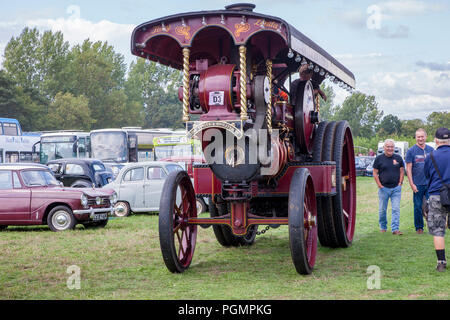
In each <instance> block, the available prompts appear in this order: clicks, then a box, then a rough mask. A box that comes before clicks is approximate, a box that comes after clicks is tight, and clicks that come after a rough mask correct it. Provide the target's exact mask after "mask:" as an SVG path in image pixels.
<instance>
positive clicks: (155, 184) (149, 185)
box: [104, 161, 184, 217]
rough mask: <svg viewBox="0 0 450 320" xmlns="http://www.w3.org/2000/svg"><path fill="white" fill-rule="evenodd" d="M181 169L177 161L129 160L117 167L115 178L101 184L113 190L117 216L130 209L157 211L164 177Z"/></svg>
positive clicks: (126, 213) (129, 211) (125, 213)
mask: <svg viewBox="0 0 450 320" xmlns="http://www.w3.org/2000/svg"><path fill="white" fill-rule="evenodd" d="M178 170H184V169H183V167H181V166H180V165H179V164H177V163H174V162H165V161H149V162H133V163H129V164H127V165H125V166H124V167H123V168H122V169H120V172H119V174H118V175H117V177H116V179H115V180H114V181H113V182H111V183H109V184H107V185H105V186H104V188H109V189H113V190H114V191H115V192H116V193H117V202H116V204H115V206H114V209H115V215H116V216H117V217H126V216H128V215H129V214H130V213H131V212H155V211H159V200H160V198H161V191H162V188H163V185H164V181H165V179H166V177H167V176H168V175H169V174H170V173H171V172H173V171H178Z"/></svg>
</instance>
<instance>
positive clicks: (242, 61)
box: [239, 45, 248, 121]
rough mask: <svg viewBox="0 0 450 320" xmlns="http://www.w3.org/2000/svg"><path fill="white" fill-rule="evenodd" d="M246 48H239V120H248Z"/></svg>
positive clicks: (242, 46)
mask: <svg viewBox="0 0 450 320" xmlns="http://www.w3.org/2000/svg"><path fill="white" fill-rule="evenodd" d="M246 54H247V48H246V47H245V46H244V45H241V46H240V47H239V58H240V59H239V60H240V69H241V77H240V81H239V84H240V91H241V101H240V102H241V120H242V121H246V120H248V115H247V61H246V59H247V57H246Z"/></svg>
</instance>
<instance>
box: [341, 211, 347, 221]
mask: <svg viewBox="0 0 450 320" xmlns="http://www.w3.org/2000/svg"><path fill="white" fill-rule="evenodd" d="M342 213H343V214H344V216H345V217H346V218H347V219H348V213H347V211H345V210H344V209H342Z"/></svg>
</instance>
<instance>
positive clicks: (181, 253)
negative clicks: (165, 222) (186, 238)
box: [177, 231, 186, 260]
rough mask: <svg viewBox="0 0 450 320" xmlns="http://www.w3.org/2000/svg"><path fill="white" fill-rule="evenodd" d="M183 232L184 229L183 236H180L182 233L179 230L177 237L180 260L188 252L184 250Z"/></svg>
mask: <svg viewBox="0 0 450 320" xmlns="http://www.w3.org/2000/svg"><path fill="white" fill-rule="evenodd" d="M183 233H184V231H182V233H181V238H180V234H179V233H178V232H177V238H178V244H179V247H178V259H179V260H181V257H182V255H183V256H184V255H185V254H186V253H185V251H184V250H183V249H184V248H183Z"/></svg>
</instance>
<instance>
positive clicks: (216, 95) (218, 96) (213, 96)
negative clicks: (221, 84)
mask: <svg viewBox="0 0 450 320" xmlns="http://www.w3.org/2000/svg"><path fill="white" fill-rule="evenodd" d="M224 95H225V93H224V91H213V92H210V93H209V105H210V106H223V103H224V101H223V100H224V99H223V97H224Z"/></svg>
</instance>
